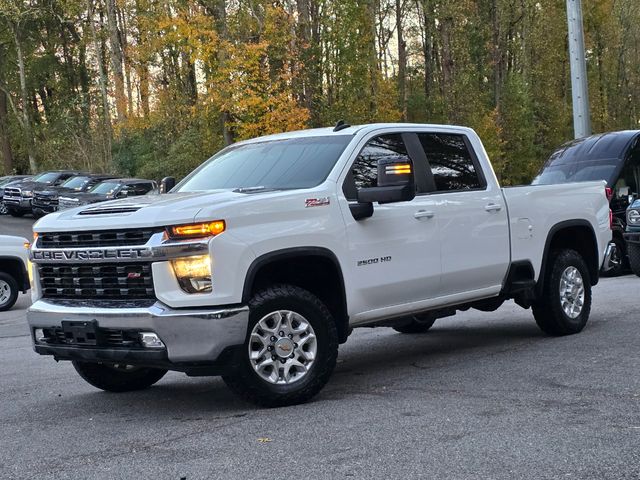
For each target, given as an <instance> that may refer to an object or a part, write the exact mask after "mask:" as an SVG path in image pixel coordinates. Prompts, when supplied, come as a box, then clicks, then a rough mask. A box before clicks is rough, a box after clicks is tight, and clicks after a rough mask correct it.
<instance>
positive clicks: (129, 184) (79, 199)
mask: <svg viewBox="0 0 640 480" xmlns="http://www.w3.org/2000/svg"><path fill="white" fill-rule="evenodd" d="M157 192H158V184H157V183H156V182H154V181H153V180H144V179H140V178H116V179H112V180H105V181H104V182H101V183H99V184H97V185H95V186H94V187H93V188H91V189H90V190H89V191H87V192H77V193H71V194H68V195H60V197H59V201H58V209H59V210H64V209H66V208H73V207H79V206H81V205H88V204H90V203H98V202H104V201H106V200H114V199H116V198H128V197H134V196H138V195H146V194H148V193H157Z"/></svg>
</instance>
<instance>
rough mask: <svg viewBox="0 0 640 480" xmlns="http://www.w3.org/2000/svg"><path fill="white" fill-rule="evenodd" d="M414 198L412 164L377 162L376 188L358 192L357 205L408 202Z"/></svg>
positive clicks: (395, 161)
mask: <svg viewBox="0 0 640 480" xmlns="http://www.w3.org/2000/svg"><path fill="white" fill-rule="evenodd" d="M415 196H416V184H415V178H414V176H413V164H412V163H411V162H407V161H406V160H404V159H403V160H401V161H398V160H397V159H383V160H380V161H378V186H377V187H371V188H361V189H360V190H358V203H373V202H378V203H393V202H408V201H411V200H413V199H414V198H415Z"/></svg>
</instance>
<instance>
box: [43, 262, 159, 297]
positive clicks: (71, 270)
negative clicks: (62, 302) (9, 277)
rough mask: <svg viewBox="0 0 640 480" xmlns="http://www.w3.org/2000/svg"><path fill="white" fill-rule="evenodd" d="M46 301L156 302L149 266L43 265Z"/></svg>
mask: <svg viewBox="0 0 640 480" xmlns="http://www.w3.org/2000/svg"><path fill="white" fill-rule="evenodd" d="M39 276H40V287H41V289H42V296H43V297H45V298H66V299H71V298H73V299H79V300H86V299H104V300H133V299H152V298H155V294H154V290H153V278H152V273H151V264H150V263H101V264H95V265H78V266H75V265H46V264H44V265H40V266H39Z"/></svg>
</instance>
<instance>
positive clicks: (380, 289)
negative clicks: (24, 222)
mask: <svg viewBox="0 0 640 480" xmlns="http://www.w3.org/2000/svg"><path fill="white" fill-rule="evenodd" d="M165 183H170V182H169V181H167V182H165ZM165 187H166V185H165ZM609 214H610V211H609V203H608V200H607V197H606V193H605V184H604V182H590V183H582V184H572V185H549V186H527V187H515V188H507V189H501V188H500V186H499V185H498V182H497V180H496V177H495V175H494V172H493V170H492V168H491V165H490V163H489V160H488V158H487V155H486V153H485V150H484V148H483V146H482V143H481V142H480V139H479V138H478V136H477V135H476V134H475V132H474V131H473V130H470V129H468V128H463V127H453V126H437V125H412V124H374V125H364V126H353V127H351V126H348V125H338V126H336V128H334V129H331V128H326V129H315V130H306V131H300V132H292V133H284V134H279V135H273V136H269V137H263V138H257V139H254V140H250V141H246V142H241V143H237V144H235V145H232V146H230V147H228V148H226V149H224V150H222V151H221V152H219V153H218V154H216V155H215V156H214V157H213V158H211V159H210V160H209V161H207V162H205V163H204V164H203V165H201V166H200V167H199V168H198V169H196V170H195V171H194V172H193V173H191V174H190V175H189V176H187V177H186V178H185V179H184V180H182V181H181V182H180V183H178V184H177V185H176V186H175V187H174V188H173V189H172V190H171V191H170V193H168V194H164V195H155V196H148V197H138V198H133V199H123V200H116V201H111V202H105V203H102V204H99V205H87V206H83V207H78V208H75V209H71V210H67V211H63V212H58V213H54V214H51V215H48V216H47V217H45V218H44V219H42V220H40V221H39V222H38V223H37V224H36V225H35V228H34V230H35V234H36V237H37V238H36V240H35V243H34V245H33V247H32V250H31V258H32V261H33V264H34V271H33V277H34V286H33V288H34V294H33V300H34V303H33V305H32V307H31V308H30V309H29V313H28V321H29V325H30V329H31V333H32V337H33V342H34V348H35V350H36V352H38V353H39V354H42V355H52V356H53V357H54V358H55V359H56V360H71V361H72V362H73V365H74V366H75V368H76V370H77V371H78V373H79V374H80V375H81V376H82V377H83V378H84V379H85V380H86V381H88V382H89V383H90V384H92V385H94V386H96V387H98V388H101V389H104V390H108V391H127V390H134V389H140V388H145V387H148V386H150V385H152V384H153V383H155V382H157V381H158V380H159V379H160V378H161V377H162V376H163V375H164V374H165V372H166V371H167V370H177V371H183V372H185V373H187V374H188V375H222V376H223V379H224V381H225V382H226V383H227V385H228V386H229V387H230V388H231V389H232V390H234V391H235V392H236V393H239V394H240V395H241V396H243V397H244V398H247V399H249V400H251V401H253V402H256V403H259V404H262V405H269V406H273V405H286V404H294V403H299V402H303V401H305V400H308V399H309V398H311V397H312V396H314V395H315V394H316V393H317V392H318V391H319V390H320V389H321V388H322V387H323V386H324V385H325V383H326V382H327V381H328V379H329V377H330V375H331V373H332V371H333V369H334V366H335V363H336V357H337V354H338V345H339V344H340V343H342V342H345V341H346V340H347V337H348V336H349V333H350V332H351V330H352V329H353V327H360V326H377V325H387V326H393V327H394V328H396V329H397V330H398V331H400V332H404V333H416V332H424V331H426V330H427V329H428V328H429V327H430V326H431V325H432V324H433V322H434V320H435V319H437V318H439V317H443V316H448V315H452V314H454V313H455V312H456V310H459V309H467V308H477V309H480V310H484V311H492V310H495V309H497V308H498V307H499V306H500V304H502V302H504V301H505V300H507V299H515V301H516V302H517V303H518V304H519V305H521V306H522V307H524V308H529V307H532V309H533V315H534V317H535V320H536V322H537V323H538V325H539V326H540V328H541V329H542V330H543V331H545V332H546V333H548V334H551V335H567V334H574V333H577V332H580V331H581V330H582V329H583V328H584V326H585V324H586V323H587V319H588V318H589V312H590V308H591V287H592V285H595V284H596V283H597V282H598V274H599V270H600V267H601V265H603V263H604V262H605V258H606V256H607V255H610V254H611V246H610V244H609V242H610V240H611V229H610V215H609Z"/></svg>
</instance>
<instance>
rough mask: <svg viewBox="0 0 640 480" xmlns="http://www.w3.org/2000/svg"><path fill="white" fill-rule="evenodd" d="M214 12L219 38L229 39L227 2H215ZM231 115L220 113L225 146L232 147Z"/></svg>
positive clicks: (219, 53)
mask: <svg viewBox="0 0 640 480" xmlns="http://www.w3.org/2000/svg"><path fill="white" fill-rule="evenodd" d="M213 3H214V5H213V11H214V15H215V28H216V33H217V34H218V38H220V39H221V40H223V39H226V38H227V12H226V3H225V0H214V2H213ZM224 61H225V59H224V56H223V51H222V49H220V50H219V51H218V63H219V64H222V63H224ZM230 123H231V114H230V113H229V112H228V111H224V110H223V111H222V112H220V124H221V127H222V138H223V139H224V144H225V145H231V144H232V143H233V141H234V140H233V132H232V131H231V129H230Z"/></svg>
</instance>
